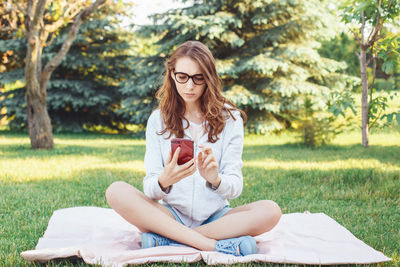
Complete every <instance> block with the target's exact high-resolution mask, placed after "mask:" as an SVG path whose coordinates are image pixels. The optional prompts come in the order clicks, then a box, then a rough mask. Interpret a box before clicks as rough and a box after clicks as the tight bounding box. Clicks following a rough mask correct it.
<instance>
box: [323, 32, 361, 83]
mask: <svg viewBox="0 0 400 267" xmlns="http://www.w3.org/2000/svg"><path fill="white" fill-rule="evenodd" d="M357 50H358V44H357V41H356V40H354V37H353V36H351V35H349V34H347V33H345V32H341V33H340V34H339V35H337V36H335V37H334V38H332V39H329V40H326V41H324V42H322V44H321V48H320V49H319V50H318V52H319V53H320V55H321V56H323V57H327V58H330V59H334V60H337V61H344V62H346V65H347V68H346V69H345V70H344V71H345V73H346V74H348V75H352V76H357V77H359V76H360V61H359V59H358V57H357V55H356V53H355V51H357Z"/></svg>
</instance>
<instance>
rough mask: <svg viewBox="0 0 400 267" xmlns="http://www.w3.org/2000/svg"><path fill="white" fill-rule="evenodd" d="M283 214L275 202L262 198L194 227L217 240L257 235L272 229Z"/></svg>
mask: <svg viewBox="0 0 400 267" xmlns="http://www.w3.org/2000/svg"><path fill="white" fill-rule="evenodd" d="M281 214H282V213H281V210H280V208H279V206H278V205H277V204H276V203H275V202H273V201H271V200H260V201H257V202H253V203H250V204H247V205H243V206H239V207H236V208H233V209H231V210H230V211H229V212H227V213H226V214H225V215H224V216H222V217H221V218H219V219H218V220H215V221H213V222H211V223H208V224H205V225H202V226H199V227H196V228H193V229H194V230H195V231H197V232H199V233H200V234H202V235H204V236H206V237H209V238H213V239H216V240H221V239H227V238H232V237H238V236H245V235H250V236H256V235H259V234H262V233H264V232H267V231H269V230H271V229H272V228H273V227H274V226H275V225H276V224H277V223H278V222H279V219H280V217H281Z"/></svg>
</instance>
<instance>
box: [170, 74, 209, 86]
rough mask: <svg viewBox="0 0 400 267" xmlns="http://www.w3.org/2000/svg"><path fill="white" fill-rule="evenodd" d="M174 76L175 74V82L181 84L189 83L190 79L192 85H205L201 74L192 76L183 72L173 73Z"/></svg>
mask: <svg viewBox="0 0 400 267" xmlns="http://www.w3.org/2000/svg"><path fill="white" fill-rule="evenodd" d="M174 74H175V80H176V81H177V82H178V83H182V84H184V83H187V81H189V79H190V78H192V81H193V83H194V84H196V85H202V84H205V83H206V80H205V79H204V76H203V74H195V75H192V76H190V75H189V74H187V73H184V72H174Z"/></svg>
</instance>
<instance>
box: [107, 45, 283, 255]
mask: <svg viewBox="0 0 400 267" xmlns="http://www.w3.org/2000/svg"><path fill="white" fill-rule="evenodd" d="M165 67H166V75H165V79H164V83H163V85H162V86H161V88H160V89H159V91H158V92H157V98H158V100H159V106H158V109H156V110H155V111H154V112H153V113H152V114H151V116H150V117H149V119H148V122H147V129H146V154H145V158H144V163H145V167H146V176H145V178H144V181H143V191H144V194H143V193H142V192H140V191H139V190H137V189H136V188H134V187H133V186H131V185H129V184H127V183H125V182H114V183H113V184H111V185H110V186H109V188H108V189H107V191H106V198H107V201H108V203H109V205H110V206H111V207H112V208H113V209H114V210H115V211H116V212H117V213H119V214H120V215H121V216H122V217H123V218H125V219H126V220H127V221H128V222H130V223H132V224H133V225H135V226H136V227H137V228H138V229H139V230H140V231H142V232H143V234H142V247H143V248H148V247H154V246H165V245H177V244H185V245H188V246H192V247H194V248H197V249H200V250H207V251H215V250H216V251H219V252H223V253H228V254H233V255H236V256H244V255H248V254H254V253H257V246H256V242H255V240H254V238H253V236H256V235H259V234H261V233H264V232H266V231H269V230H271V229H272V228H273V227H274V226H275V225H276V224H277V223H278V221H279V219H280V217H281V210H280V208H279V206H278V205H277V204H276V203H275V202H273V201H270V200H261V201H257V202H254V203H250V204H247V205H243V206H239V207H235V208H230V207H229V203H228V201H227V199H233V198H236V197H238V196H239V195H240V194H241V192H242V188H243V177H242V172H241V168H242V166H243V162H242V158H241V157H242V150H243V119H244V120H245V119H246V114H245V113H244V112H243V111H241V110H238V109H237V108H236V107H235V105H234V104H233V103H232V102H230V101H229V100H227V99H226V98H224V96H223V95H222V93H221V88H222V81H221V79H220V77H219V76H218V74H217V71H216V67H215V60H214V57H213V55H212V54H211V52H210V50H209V49H208V48H207V47H206V46H205V45H203V44H202V43H200V42H197V41H188V42H185V43H183V44H182V45H180V46H179V47H178V48H177V49H176V50H175V52H174V53H173V54H172V55H171V57H170V58H169V59H168V61H167V62H166V64H165ZM242 117H243V119H242ZM175 137H178V138H189V139H192V140H193V141H194V147H195V151H196V152H195V157H194V158H193V159H192V160H190V161H189V162H187V163H185V164H183V165H178V164H177V160H178V156H179V151H180V149H179V148H178V149H177V150H176V151H175V153H174V154H172V152H171V139H172V138H175Z"/></svg>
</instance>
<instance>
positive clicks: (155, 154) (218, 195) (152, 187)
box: [143, 109, 244, 227]
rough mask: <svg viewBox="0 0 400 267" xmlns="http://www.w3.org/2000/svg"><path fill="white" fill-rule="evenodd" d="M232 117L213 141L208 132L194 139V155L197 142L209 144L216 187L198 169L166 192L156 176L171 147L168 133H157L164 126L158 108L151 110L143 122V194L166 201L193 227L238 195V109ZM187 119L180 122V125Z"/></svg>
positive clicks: (240, 122) (240, 146)
mask: <svg viewBox="0 0 400 267" xmlns="http://www.w3.org/2000/svg"><path fill="white" fill-rule="evenodd" d="M232 113H233V115H234V116H235V119H236V120H233V119H232V118H231V117H229V118H228V119H227V120H226V124H225V127H224V129H223V131H222V132H221V133H220V134H219V135H218V137H219V140H218V141H217V142H215V143H209V142H208V134H205V133H204V134H203V135H202V136H200V138H199V140H198V142H195V155H196V156H197V155H198V145H200V144H201V145H206V146H210V147H211V148H212V151H213V155H214V157H215V158H216V160H217V162H218V165H219V168H218V173H219V176H220V178H221V183H220V185H219V187H218V188H217V189H215V190H214V189H212V188H211V187H210V185H209V184H207V183H206V180H205V179H204V178H203V177H201V176H200V174H199V171H198V170H196V172H195V173H194V174H193V175H191V176H188V177H186V178H184V179H182V180H181V181H179V182H178V183H176V184H174V185H173V186H172V187H171V190H170V191H169V192H168V193H165V192H164V191H162V190H161V188H160V185H159V184H158V177H159V176H160V175H161V173H162V172H163V169H164V164H165V162H166V161H167V158H168V154H169V152H170V150H171V141H170V139H172V138H174V137H175V136H174V135H171V137H170V138H169V139H166V138H167V137H168V135H169V133H168V132H167V133H165V134H163V135H158V134H157V133H160V132H161V131H162V130H163V129H164V128H165V127H164V123H163V121H162V118H161V114H160V110H159V109H157V110H155V111H154V112H153V113H152V114H151V115H150V117H149V119H148V121H147V128H146V153H145V158H144V164H145V167H146V176H145V177H144V180H143V191H144V193H145V194H146V195H147V196H148V197H150V198H152V199H154V200H161V201H162V202H164V203H167V204H169V205H170V206H171V207H172V208H173V209H174V210H175V211H176V213H177V214H178V215H179V217H180V218H181V220H182V221H183V222H184V224H185V225H187V226H189V227H196V226H198V225H200V224H201V223H202V222H203V221H205V220H206V219H208V217H210V216H211V215H212V214H213V213H215V212H216V211H218V210H220V209H222V208H223V207H224V206H226V205H227V204H229V203H228V201H227V199H233V198H236V197H238V196H239V195H240V194H241V192H242V189H243V176H242V166H243V161H242V151H243V139H244V133H243V120H242V118H241V116H240V112H238V111H234V112H232ZM186 126H187V122H186V121H183V127H184V128H185V127H186ZM184 137H185V138H191V139H193V136H192V135H191V133H190V131H189V129H186V130H185V136H184Z"/></svg>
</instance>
